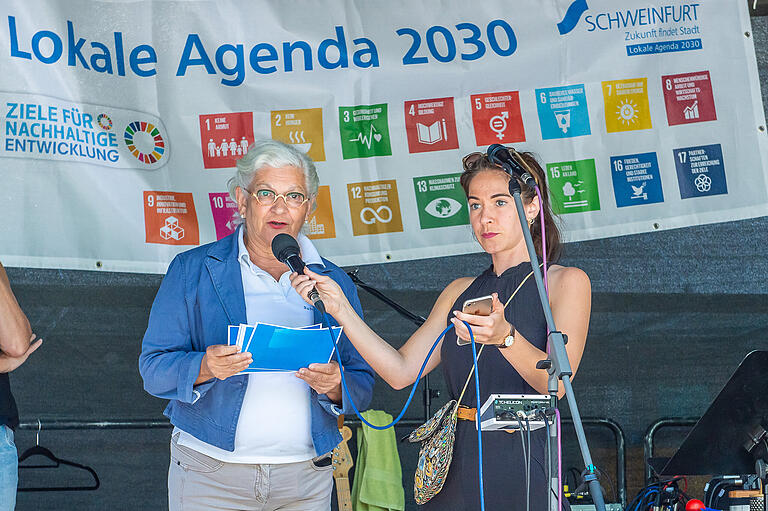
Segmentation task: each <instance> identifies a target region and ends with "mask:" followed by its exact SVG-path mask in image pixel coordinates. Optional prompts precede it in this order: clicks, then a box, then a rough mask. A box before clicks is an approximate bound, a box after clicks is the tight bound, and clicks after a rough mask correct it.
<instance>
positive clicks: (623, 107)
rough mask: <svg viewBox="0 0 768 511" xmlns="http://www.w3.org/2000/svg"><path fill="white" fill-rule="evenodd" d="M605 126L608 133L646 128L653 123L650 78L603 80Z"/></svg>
mask: <svg viewBox="0 0 768 511" xmlns="http://www.w3.org/2000/svg"><path fill="white" fill-rule="evenodd" d="M602 86H603V103H604V105H605V110H604V112H605V127H606V130H607V131H608V133H615V132H618V131H632V130H645V129H650V128H652V127H653V125H652V124H651V114H650V111H651V110H650V106H649V104H648V79H647V78H632V79H628V80H613V81H609V82H603V84H602Z"/></svg>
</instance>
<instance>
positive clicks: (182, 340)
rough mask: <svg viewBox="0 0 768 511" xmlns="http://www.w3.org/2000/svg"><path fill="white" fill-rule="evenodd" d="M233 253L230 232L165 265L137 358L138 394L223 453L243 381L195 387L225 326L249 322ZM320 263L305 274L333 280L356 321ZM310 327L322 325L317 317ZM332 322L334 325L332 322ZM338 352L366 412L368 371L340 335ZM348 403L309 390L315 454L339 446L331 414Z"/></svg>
mask: <svg viewBox="0 0 768 511" xmlns="http://www.w3.org/2000/svg"><path fill="white" fill-rule="evenodd" d="M237 254H238V245H237V232H235V233H234V234H232V235H229V236H227V237H226V238H223V239H221V240H219V241H217V242H215V243H211V244H208V245H203V246H201V247H197V248H194V249H192V250H189V251H187V252H183V253H181V254H179V255H177V256H176V257H175V258H174V259H173V261H171V264H170V266H169V267H168V272H167V273H166V275H165V278H164V279H163V282H162V284H161V285H160V289H159V290H158V292H157V296H156V297H155V301H154V303H153V304H152V310H151V312H150V314H149V324H148V326H147V331H146V333H145V334H144V341H143V342H142V346H141V355H140V356H139V371H140V372H141V377H142V378H143V379H144V389H145V390H146V391H147V392H149V393H150V394H152V395H153V396H157V397H160V398H163V399H169V400H170V401H171V402H170V403H169V404H168V407H167V408H166V409H165V412H164V413H165V415H166V416H167V417H168V418H169V419H170V420H171V423H172V424H173V425H175V426H177V427H179V428H181V429H182V430H184V431H186V432H187V433H190V434H191V435H193V436H195V437H196V438H198V439H200V440H202V441H204V442H207V443H209V444H211V445H215V446H216V447H219V448H221V449H225V450H228V451H233V450H234V448H235V429H236V427H237V420H238V417H239V416H240V408H241V407H242V405H243V397H244V396H245V389H246V387H247V385H248V376H247V375H240V376H232V377H230V378H227V379H226V380H218V379H215V378H214V379H213V380H209V381H207V382H204V383H201V384H200V385H194V382H195V380H196V379H197V377H198V376H199V375H200V363H201V362H202V359H203V355H204V354H205V350H206V348H207V347H208V346H210V345H213V344H226V342H227V341H226V339H227V326H228V325H239V324H241V323H247V322H248V321H247V319H246V313H245V298H244V294H243V283H242V279H241V276H240V263H239V262H238V260H237ZM323 262H324V264H325V268H322V267H320V265H314V266H312V265H310V269H311V270H313V271H315V272H318V273H322V274H325V275H328V276H329V277H331V278H332V279H333V280H335V281H336V282H337V283H338V284H339V286H341V288H342V290H343V291H344V294H345V295H346V297H347V298H348V299H349V302H350V303H351V304H352V306H353V307H354V308H355V310H356V311H357V313H358V314H360V315H361V316H362V307H361V306H360V300H359V298H358V296H357V290H356V288H355V285H354V283H353V282H352V280H351V279H350V278H349V276H347V274H346V273H345V272H344V271H343V270H341V269H340V268H339V267H338V266H336V265H335V264H333V263H331V262H330V261H327V260H325V259H323ZM315 322H316V323H320V322H322V317H321V316H320V314H319V313H318V312H317V311H315ZM331 322H332V323H333V324H334V325H336V324H337V323H336V322H335V321H334V320H333V318H331ZM338 346H339V353H340V355H341V360H342V363H343V365H344V370H345V372H344V374H345V378H346V381H347V385H348V386H349V390H350V393H351V397H352V399H353V400H354V402H355V404H356V405H357V406H358V409H359V410H365V409H366V408H367V407H368V403H369V402H370V400H371V394H372V393H373V371H372V370H371V368H370V367H369V366H368V364H367V363H366V362H365V361H364V360H363V358H362V357H361V356H360V354H358V352H357V350H355V348H354V347H353V346H352V344H351V343H350V342H349V339H347V336H346V335H343V336H342V337H341V339H340V340H339V344H338ZM334 358H335V355H334ZM349 398H350V396H349V395H347V393H346V392H343V398H342V406H341V407H338V406H336V405H335V404H334V403H333V402H331V401H330V399H328V397H327V396H325V395H318V394H317V393H316V392H315V391H314V390H312V397H311V405H310V406H311V430H312V442H313V443H314V447H315V451H316V453H317V455H318V456H319V455H321V454H324V453H326V452H328V451H330V450H331V449H333V448H334V447H336V446H337V445H338V444H339V442H340V441H341V435H340V434H339V430H338V427H337V415H338V414H340V413H344V414H351V413H354V411H353V409H352V406H351V405H350V402H349ZM264 413H266V414H268V413H269V410H264ZM273 419H274V420H276V421H279V420H284V418H283V417H273Z"/></svg>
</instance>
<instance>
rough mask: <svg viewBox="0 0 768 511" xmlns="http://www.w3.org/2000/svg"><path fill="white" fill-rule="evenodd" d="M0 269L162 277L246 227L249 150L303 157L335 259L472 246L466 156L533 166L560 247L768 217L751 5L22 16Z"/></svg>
mask: <svg viewBox="0 0 768 511" xmlns="http://www.w3.org/2000/svg"><path fill="white" fill-rule="evenodd" d="M0 69H2V70H3V72H2V73H0V214H1V215H2V222H0V260H2V261H3V263H4V264H6V265H9V266H28V267H53V268H72V269H94V270H95V269H102V270H109V271H130V272H156V273H162V272H164V271H165V269H166V267H167V264H168V262H169V261H170V259H171V258H172V257H173V256H174V255H175V254H177V253H178V252H180V251H183V250H188V249H189V248H192V247H194V246H197V245H201V244H205V243H209V242H212V241H215V240H217V239H220V238H222V237H224V236H226V235H228V234H229V233H231V232H233V230H234V228H235V223H234V217H233V213H234V211H235V204H234V202H233V200H232V198H230V197H229V195H228V193H227V190H226V182H227V180H228V179H229V178H230V177H231V176H232V175H233V174H234V170H235V169H234V166H235V162H236V161H237V159H238V158H240V157H242V155H243V154H244V152H245V151H246V150H247V148H248V144H250V143H251V142H253V141H254V140H255V139H258V138H265V137H266V138H274V139H277V140H281V141H284V142H286V143H289V144H293V145H294V146H295V147H297V148H299V149H300V150H302V151H305V152H306V153H307V154H308V155H309V156H310V157H311V158H312V159H313V160H314V161H315V162H316V164H317V169H318V173H319V176H320V182H321V186H320V190H319V195H318V198H317V201H318V208H317V210H316V212H315V214H314V216H313V217H312V219H311V221H310V222H309V224H308V225H307V233H308V235H309V236H310V237H311V238H313V240H314V241H315V243H316V245H317V247H318V249H319V251H320V253H321V254H323V255H324V256H326V257H328V258H330V259H332V260H333V261H334V262H336V263H337V264H341V265H354V264H364V263H379V262H386V261H402V260H408V259H417V258H426V257H436V256H448V255H454V254H462V253H468V252H476V251H478V250H479V249H480V248H479V245H478V244H477V242H475V241H474V240H473V237H472V232H471V229H470V227H469V215H468V211H467V204H466V199H465V197H464V193H463V191H462V190H461V187H460V186H459V182H458V178H459V175H460V172H461V158H462V156H464V155H465V154H467V153H470V152H474V151H483V150H485V148H486V147H487V146H488V145H490V144H493V143H501V144H506V145H512V146H514V147H515V148H516V149H517V150H519V151H523V150H525V151H533V152H534V153H536V155H537V156H538V158H539V160H540V162H541V164H542V166H543V168H544V169H545V170H546V173H547V181H548V184H549V187H550V193H551V196H552V201H553V209H554V210H555V212H556V213H557V214H558V215H559V216H560V219H561V223H562V227H563V231H564V234H565V239H566V240H568V241H576V240H587V239H595V238H601V237H607V236H617V235H623V234H633V233H640V232H649V231H654V230H661V229H671V228H677V227H684V226H690V225H698V224H703V223H711V222H721V221H728V220H738V219H743V218H750V217H756V216H763V215H766V214H768V186H767V185H766V183H767V177H768V176H767V170H768V162H767V161H766V159H768V141H767V140H766V137H767V135H766V128H765V116H764V111H763V105H762V103H761V99H760V98H761V96H760V84H759V79H758V74H757V67H756V61H755V52H754V46H753V41H752V37H751V27H750V21H749V16H748V12H747V6H746V5H745V3H744V2H743V1H741V0H711V1H708V2H704V3H696V2H692V1H681V0H668V1H657V0H653V1H650V2H648V3H644V4H639V3H637V2H634V1H629V0H575V1H573V0H519V1H516V2H504V1H500V0H497V1H487V2H462V1H458V0H455V1H444V2H426V3H424V2H408V1H390V2H342V1H340V0H322V1H320V0H318V1H315V2H300V1H297V0H283V1H281V2H266V1H261V2H223V1H222V2H219V1H170V0H168V1H159V0H158V1H131V2H119V1H106V0H105V1H86V0H70V1H67V2H66V3H61V2H56V1H53V0H48V1H46V0H8V1H6V2H3V6H2V7H0Z"/></svg>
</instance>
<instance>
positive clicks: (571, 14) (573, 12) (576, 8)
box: [557, 0, 589, 35]
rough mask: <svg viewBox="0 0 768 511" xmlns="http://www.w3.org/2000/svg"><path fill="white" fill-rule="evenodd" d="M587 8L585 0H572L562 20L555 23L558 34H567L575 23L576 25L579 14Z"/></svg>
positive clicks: (579, 17) (574, 26)
mask: <svg viewBox="0 0 768 511" xmlns="http://www.w3.org/2000/svg"><path fill="white" fill-rule="evenodd" d="M587 9H589V6H588V5H587V0H574V1H573V2H572V3H571V5H569V6H568V9H567V10H566V11H565V16H563V20H562V21H561V22H560V23H558V24H557V31H558V32H560V35H565V34H568V33H569V32H571V30H573V29H574V28H576V25H578V23H579V20H580V19H581V15H582V14H584V13H585V12H586V11H587Z"/></svg>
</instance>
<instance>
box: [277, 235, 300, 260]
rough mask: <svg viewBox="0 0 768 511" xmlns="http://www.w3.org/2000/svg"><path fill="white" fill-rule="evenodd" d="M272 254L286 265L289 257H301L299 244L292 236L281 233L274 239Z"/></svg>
mask: <svg viewBox="0 0 768 511" xmlns="http://www.w3.org/2000/svg"><path fill="white" fill-rule="evenodd" d="M272 254H273V255H274V256H275V257H276V258H277V260H278V261H280V262H281V263H284V262H286V261H287V260H288V258H289V257H291V256H293V255H299V243H298V242H297V241H296V239H295V238H294V237H293V236H291V235H290V234H286V233H284V232H281V233H280V234H278V235H277V236H275V237H274V238H272Z"/></svg>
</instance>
